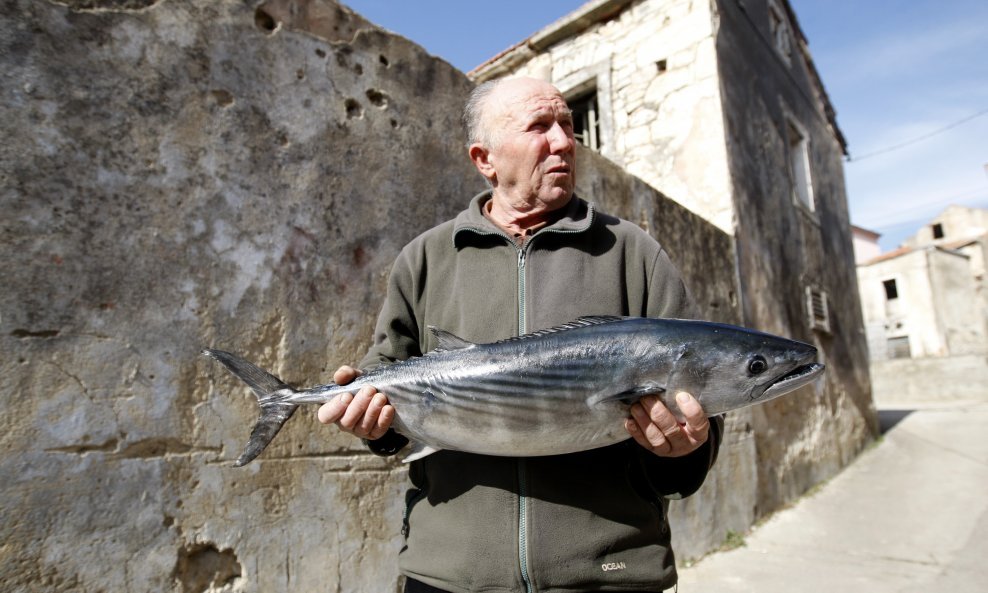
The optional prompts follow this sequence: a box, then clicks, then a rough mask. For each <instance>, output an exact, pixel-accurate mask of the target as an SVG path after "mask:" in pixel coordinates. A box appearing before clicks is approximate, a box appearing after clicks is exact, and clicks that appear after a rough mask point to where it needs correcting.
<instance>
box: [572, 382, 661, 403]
mask: <svg viewBox="0 0 988 593" xmlns="http://www.w3.org/2000/svg"><path fill="white" fill-rule="evenodd" d="M665 390H666V388H665V387H663V386H662V385H659V384H657V383H646V384H644V385H639V386H637V387H635V388H633V389H627V390H625V391H619V392H617V393H598V394H597V395H595V396H593V397H591V398H590V399H589V400H588V401H587V404H588V405H589V406H591V407H593V406H597V405H600V404H603V403H607V402H614V401H619V402H621V403H623V404H627V405H631V404H633V403H635V402H636V401H638V400H639V399H641V398H642V397H643V396H646V395H649V394H652V395H656V394H659V393H665Z"/></svg>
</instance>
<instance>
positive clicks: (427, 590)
mask: <svg viewBox="0 0 988 593" xmlns="http://www.w3.org/2000/svg"><path fill="white" fill-rule="evenodd" d="M405 593H449V591H446V590H444V589H437V588H435V587H433V586H431V585H426V584H425V583H423V582H421V581H416V580H415V579H409V578H406V579H405ZM637 593H641V592H637Z"/></svg>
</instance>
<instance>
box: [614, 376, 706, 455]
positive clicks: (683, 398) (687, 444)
mask: <svg viewBox="0 0 988 593" xmlns="http://www.w3.org/2000/svg"><path fill="white" fill-rule="evenodd" d="M676 403H677V404H678V405H679V410H680V411H681V412H682V413H683V416H684V417H685V419H686V422H685V423H684V424H680V423H679V421H678V420H676V416H674V415H673V413H672V412H670V411H669V408H667V407H666V406H665V404H663V403H662V400H660V399H659V398H658V397H656V396H654V395H646V396H645V397H643V398H641V399H640V400H639V401H638V402H636V403H635V404H633V405H632V406H631V418H628V419H627V420H625V423H624V425H625V428H627V429H628V432H629V433H631V436H632V437H634V439H635V441H636V442H637V443H638V444H639V445H641V446H642V447H645V448H646V449H648V450H649V451H651V452H652V453H655V454H656V455H658V456H660V457H681V456H683V455H686V454H688V453H692V452H693V451H695V450H696V449H698V448H699V447H700V445H702V444H703V443H705V442H707V434H708V432H709V430H710V421H709V420H707V415H706V414H705V413H704V412H703V408H701V407H700V402H698V401H696V399H695V398H694V397H693V396H692V395H690V394H688V393H686V392H680V393H677V394H676Z"/></svg>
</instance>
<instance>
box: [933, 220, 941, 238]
mask: <svg viewBox="0 0 988 593" xmlns="http://www.w3.org/2000/svg"><path fill="white" fill-rule="evenodd" d="M933 238H934V239H943V225H942V224H940V223H939V222H938V223H935V224H934V225H933Z"/></svg>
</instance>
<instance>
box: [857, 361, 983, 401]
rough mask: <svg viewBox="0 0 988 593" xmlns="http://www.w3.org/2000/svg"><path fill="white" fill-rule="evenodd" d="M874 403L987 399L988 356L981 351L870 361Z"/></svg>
mask: <svg viewBox="0 0 988 593" xmlns="http://www.w3.org/2000/svg"><path fill="white" fill-rule="evenodd" d="M871 384H872V389H873V390H874V392H875V403H876V404H878V405H879V406H880V407H883V408H886V409H888V408H890V407H899V408H905V409H912V407H914V406H917V405H918V406H928V405H931V404H933V405H937V404H942V403H948V402H957V401H982V402H984V401H988V360H986V359H985V356H984V355H983V354H982V355H971V354H969V355H965V356H946V357H936V358H901V359H897V360H877V361H873V362H872V363H871Z"/></svg>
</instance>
